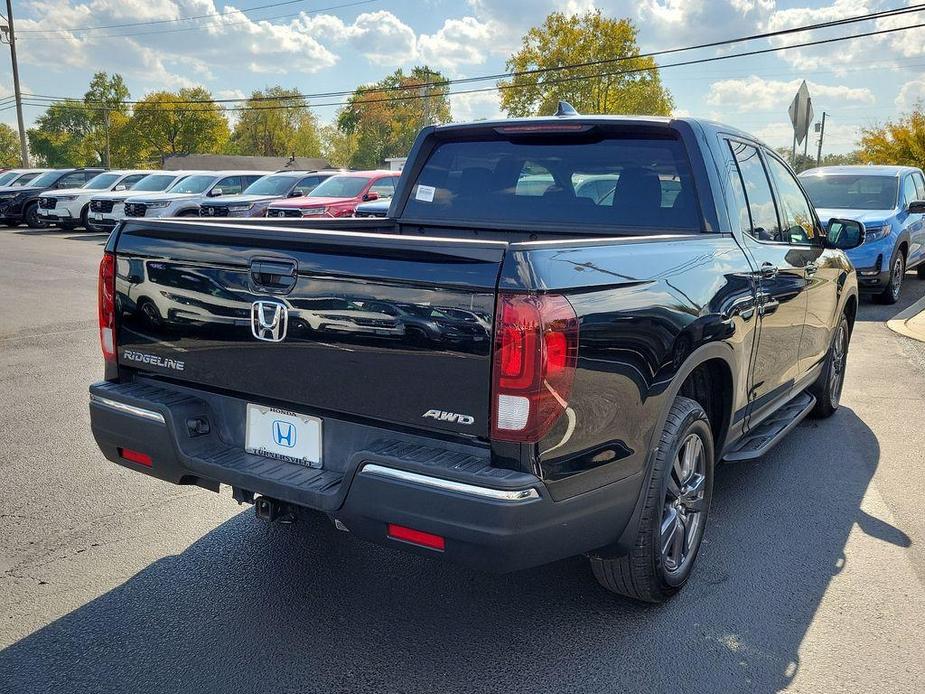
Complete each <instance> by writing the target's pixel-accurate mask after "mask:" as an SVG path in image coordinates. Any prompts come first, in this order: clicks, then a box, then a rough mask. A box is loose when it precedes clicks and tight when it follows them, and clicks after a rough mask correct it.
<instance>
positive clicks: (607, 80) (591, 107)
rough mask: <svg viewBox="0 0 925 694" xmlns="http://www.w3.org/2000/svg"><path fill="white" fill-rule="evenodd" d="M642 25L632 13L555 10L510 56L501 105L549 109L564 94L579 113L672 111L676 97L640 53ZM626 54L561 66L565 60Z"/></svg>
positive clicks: (531, 111) (521, 111)
mask: <svg viewBox="0 0 925 694" xmlns="http://www.w3.org/2000/svg"><path fill="white" fill-rule="evenodd" d="M637 35H638V30H637V29H636V26H635V25H634V24H633V23H632V22H631V21H630V20H629V19H610V18H607V17H604V16H603V15H602V14H601V11H600V10H593V11H589V12H586V13H585V14H583V15H568V14H565V13H562V12H553V13H551V14H550V15H549V16H548V17H546V21H545V22H543V25H542V26H540V27H533V28H532V29H530V30H529V31H528V32H527V33H526V34H525V35H524V37H523V40H522V45H521V47H520V50H518V51H517V52H516V53H514V55H512V56H511V57H510V58H509V59H508V61H507V69H508V71H509V72H513V73H522V72H524V71H529V70H544V71H545V72H539V73H533V74H515V75H514V76H513V77H511V78H510V79H506V80H501V81H500V82H498V87H499V89H500V90H501V108H502V109H503V110H504V111H506V112H507V113H508V115H510V116H514V117H521V116H532V115H549V114H551V113H555V110H556V106H557V103H558V101H559V100H560V99H564V100H565V101H568V102H569V103H571V104H572V106H574V107H575V109H576V110H577V111H578V112H579V113H589V114H591V113H638V114H651V115H661V116H667V115H670V114H671V110H672V108H673V106H674V102H673V100H672V98H671V94H670V93H669V92H668V90H667V89H665V87H664V86H663V85H662V81H661V78H660V77H659V73H658V67H657V65H656V63H655V60H654V59H652V58H646V57H640V55H639V45H638V44H637ZM613 59H620V60H617V61H616V62H610V63H603V64H596V65H586V66H585V67H576V68H569V69H565V70H558V69H555V68H558V67H560V66H562V65H574V64H584V63H592V62H595V61H602V60H613Z"/></svg>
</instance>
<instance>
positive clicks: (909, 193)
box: [902, 176, 919, 209]
mask: <svg viewBox="0 0 925 694" xmlns="http://www.w3.org/2000/svg"><path fill="white" fill-rule="evenodd" d="M902 195H903V209H907V208H908V207H909V203H912V202H915V201H916V200H918V199H919V197H918V195H919V194H918V191H917V190H916V189H915V181H913V180H912V176H906V178H905V179H903V192H902Z"/></svg>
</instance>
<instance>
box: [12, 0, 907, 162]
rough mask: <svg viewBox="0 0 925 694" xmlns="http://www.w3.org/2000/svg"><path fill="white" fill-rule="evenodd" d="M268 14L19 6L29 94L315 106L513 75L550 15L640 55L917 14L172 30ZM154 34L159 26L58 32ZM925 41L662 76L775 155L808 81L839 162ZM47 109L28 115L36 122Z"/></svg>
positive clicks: (365, 4) (902, 84) (737, 8)
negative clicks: (299, 96)
mask: <svg viewBox="0 0 925 694" xmlns="http://www.w3.org/2000/svg"><path fill="white" fill-rule="evenodd" d="M272 1H273V0H240V2H237V3H225V2H220V1H217V0H29V1H28V2H24V1H23V0H14V12H15V13H16V22H17V30H18V32H19V36H18V38H19V41H18V48H19V54H20V74H21V81H22V83H23V89H24V91H26V92H32V93H36V94H48V95H55V96H59V95H60V96H80V95H81V94H82V93H83V91H84V90H85V88H86V85H87V83H88V81H89V79H90V76H91V75H92V74H93V72H94V71H96V70H106V71H108V72H120V73H122V74H123V75H124V76H125V78H126V81H127V83H128V85H129V88H130V89H131V92H132V96H133V98H138V97H141V96H142V95H144V94H145V93H146V92H148V91H151V90H155V89H164V88H167V89H176V88H178V87H181V86H185V85H192V84H202V85H204V86H206V87H207V88H209V89H210V90H211V91H212V93H213V94H214V95H216V96H221V97H229V98H230V97H237V96H245V95H247V94H249V93H250V92H251V91H252V90H253V89H257V88H261V87H264V86H266V85H269V84H277V83H279V84H282V85H284V86H287V87H295V88H297V89H299V90H300V91H301V92H303V93H316V92H325V91H335V90H343V89H352V88H353V87H355V86H356V85H358V84H360V83H364V82H370V81H375V80H377V79H379V78H381V77H382V76H383V75H385V74H387V73H388V72H391V71H392V70H394V69H395V68H396V67H410V66H412V65H415V64H420V63H423V62H427V63H429V64H430V65H432V66H433V67H436V68H439V69H440V70H442V71H444V72H445V73H446V74H448V75H450V76H452V77H468V76H473V75H481V74H489V73H495V72H499V71H503V69H504V61H505V59H506V58H507V56H508V55H510V53H511V52H512V51H513V50H515V49H516V48H517V46H518V45H519V43H520V37H521V36H522V34H523V33H524V32H525V31H526V30H527V29H528V28H529V27H530V26H531V25H532V24H538V23H540V22H542V19H543V17H544V16H545V15H546V13H547V12H549V11H551V10H554V9H559V10H563V11H566V12H576V11H584V10H587V9H589V8H593V7H596V8H599V9H601V10H602V11H603V12H604V13H605V14H606V15H609V16H615V17H629V18H631V19H632V20H633V21H634V22H636V24H637V26H638V27H639V30H640V43H641V46H642V48H643V50H658V49H663V48H672V47H677V46H686V45H691V44H694V43H702V42H706V41H711V40H721V39H726V38H732V37H738V36H743V35H748V34H752V33H757V32H762V31H773V30H776V29H782V28H787V27H792V26H800V25H805V24H811V23H818V22H822V21H828V20H832V19H837V18H840V17H849V16H855V15H861V14H865V13H867V12H871V11H876V10H881V9H887V8H894V7H900V6H903V5H905V4H911V0H892V2H890V1H887V2H876V1H874V0H870V1H868V0H835V1H834V2H829V1H825V0H823V1H822V2H818V1H817V2H813V1H812V0H796V1H795V2H787V1H784V0H636V1H635V2H627V1H625V0H455V1H452V0H418V1H416V2H415V1H412V0H365V1H364V0H304V1H299V0H295V1H292V2H289V3H287V4H282V5H279V6H276V7H269V8H265V9H261V10H257V11H253V12H248V13H247V14H243V13H230V14H224V15H223V16H221V17H212V18H207V19H201V20H196V21H181V22H164V21H163V20H176V19H178V18H183V17H191V16H198V15H207V14H212V13H216V12H218V13H223V12H224V13H228V12H229V11H230V10H233V9H248V8H252V7H255V6H261V5H266V4H268V3H270V2H272ZM144 21H160V22H162V23H160V24H152V25H146V26H137V27H123V28H118V29H106V30H98V31H84V32H76V31H60V32H55V33H51V32H50V30H53V29H60V28H65V29H73V28H80V27H91V26H101V25H111V24H124V23H127V22H144ZM921 22H925V12H922V13H916V14H909V15H904V16H901V17H896V18H890V19H885V20H879V21H878V22H866V23H863V24H856V25H851V26H848V27H841V28H836V29H829V30H826V31H817V32H813V33H811V34H807V33H802V34H799V35H798V38H793V39H788V40H789V41H790V42H791V43H793V42H796V41H806V40H809V39H810V38H812V39H816V38H826V37H829V36H834V35H841V34H845V33H859V32H864V31H871V30H875V29H879V28H886V27H893V26H906V25H910V24H915V23H921ZM178 29H183V31H177V30H178ZM42 32H46V33H42ZM923 36H925V30H923V29H913V30H909V31H904V32H898V33H894V34H889V35H886V36H881V37H868V38H861V39H857V40H854V41H848V42H843V43H838V44H831V45H829V46H823V47H814V48H801V49H792V50H787V51H782V52H778V53H775V54H771V55H764V56H756V57H750V58H740V59H733V60H728V61H721V62H716V63H711V64H706V65H698V66H690V67H675V68H665V69H664V70H663V71H662V77H663V79H664V82H665V84H666V86H667V87H668V88H669V90H670V91H671V92H672V94H673V95H674V98H675V104H676V112H677V113H679V114H683V115H697V116H706V117H711V118H715V119H717V120H721V121H724V122H727V123H730V124H732V125H735V126H738V127H740V128H742V129H744V130H747V131H750V132H753V133H756V134H758V135H759V136H761V137H763V138H764V139H765V140H766V141H768V142H769V143H770V144H772V145H775V146H779V145H789V143H790V137H791V135H790V132H791V131H790V125H789V121H788V118H787V105H788V104H789V102H790V100H791V98H792V97H793V94H794V93H795V92H796V89H797V87H798V86H799V84H800V81H801V80H803V79H805V80H807V82H808V83H809V86H810V91H811V93H812V95H813V102H814V106H815V110H816V113H817V115H818V114H821V112H822V111H823V110H825V111H827V112H828V114H829V117H830V120H829V121H828V122H827V125H826V130H827V133H828V137H827V141H826V151H833V152H841V151H846V150H849V149H852V147H853V145H854V143H855V141H856V135H857V130H858V128H860V127H864V126H869V125H873V124H876V123H877V122H882V121H883V120H886V119H889V118H892V117H895V116H897V115H898V114H900V113H902V112H903V111H905V110H908V109H909V108H910V107H911V106H912V105H914V103H915V102H916V101H917V100H918V99H920V98H922V96H925V76H923V71H922V68H923V67H925V39H923V38H922V37H923ZM783 44H784V40H782V39H777V40H773V41H768V40H761V41H754V42H750V43H748V44H739V45H737V46H733V47H727V48H722V49H711V50H708V51H700V52H697V53H685V54H681V55H679V56H669V57H665V58H664V59H663V60H661V61H660V62H661V63H667V62H673V61H675V60H678V59H684V58H687V57H700V56H709V55H721V54H723V53H729V52H739V51H743V50H748V49H755V48H767V47H770V46H779V45H783ZM2 59H3V60H5V59H6V57H5V56H3V58H2ZM2 64H3V65H4V67H3V69H2V70H0V97H4V96H7V95H8V94H10V93H12V78H11V74H10V70H9V67H8V65H9V64H8V63H6V62H4V63H2ZM327 101H337V99H328V100H327ZM452 106H453V113H454V116H455V117H456V119H457V120H467V119H470V118H477V117H491V116H495V115H498V114H499V111H498V107H497V96H496V94H495V93H479V94H468V95H460V96H457V97H454V98H453V100H452ZM41 112H42V109H41V108H36V107H27V109H26V120H27V123H31V122H32V121H33V120H34V119H35V118H36V117H37V116H39V115H40V114H41ZM317 113H318V115H319V117H320V119H321V120H322V121H330V120H331V119H333V118H334V116H335V114H336V107H335V106H325V107H320V108H318V109H317ZM0 119H2V120H3V121H6V122H8V123H10V124H11V125H14V124H15V116H14V112H13V111H12V110H5V111H2V112H0ZM811 137H813V140H812V142H811V147H812V146H814V142H815V140H814V136H811Z"/></svg>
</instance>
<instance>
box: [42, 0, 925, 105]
mask: <svg viewBox="0 0 925 694" xmlns="http://www.w3.org/2000/svg"><path fill="white" fill-rule="evenodd" d="M922 10H925V3H920V4H917V5H910V6H907V7H898V8H893V9H887V10H880V11H877V12H870V13H867V14H863V15H857V16H854V17H844V18H841V19H836V20H830V21H827V22H818V23H815V24H807V25H803V26H799V27H791V28H789V29H780V30H777V31H772V32H764V33H760V34H750V35H747V36H739V37H736V38H732V39H724V40H721V41H712V42H708V43H701V44H695V45H692V46H683V47H675V48H668V49H662V50H657V51H650V52H647V53H640V54H637V55H631V56H618V57H615V58H605V59H602V60H593V61H586V62H582V63H570V64H566V65H557V66H554V67H549V68H535V69H531V70H521V71H510V72H502V73H495V74H489V75H480V76H475V77H465V78H458V79H451V80H439V81H434V82H421V83H416V84H413V85H395V86H390V87H358V88H356V89H351V90H342V91H330V92H316V93H310V94H293V95H287V96H261V97H254V98H251V99H248V98H246V97H244V98H227V99H176V100H173V101H167V102H162V103H164V104H175V105H187V104H197V103H201V104H215V103H239V102H242V101H279V100H282V99H295V98H301V99H329V98H334V97H344V96H352V95H361V94H364V93H382V92H392V91H405V90H420V89H427V88H434V87H449V86H452V85H459V84H473V83H478V82H485V81H489V80H492V81H493V80H499V79H504V78H516V77H524V76H530V75H540V74H548V73H554V72H562V71H565V70H573V69H579V68H585V67H597V66H600V65H606V64H614V63H619V62H625V61H628V60H636V59H642V58H655V57H658V56H664V55H670V54H675V53H681V52H687V51H693V50H701V49H704V48H717V47H721V46H727V45H731V44H735V43H744V42H747V41H754V40H758V39H768V38H776V37H780V36H786V35H790V34H795V33H802V32H805V31H814V30H817V29H825V28H831V27H836V26H843V25H846V24H853V23H857V22H864V21H869V20H872V19H883V18H886V17H893V16H899V15H905V14H909V13H912V12H921V11H922ZM321 11H323V10H316V12H321ZM197 28H198V27H197ZM866 35H867V34H862V35H861V36H866ZM843 38H844V37H843ZM848 38H850V37H848ZM795 47H799V46H789V47H779V48H780V49H784V48H795ZM670 66H671V65H665V66H663V67H670ZM649 69H655V68H645V69H644V70H649ZM616 74H620V73H616ZM484 91H490V90H484ZM467 93H472V92H467ZM29 96H33V97H38V98H48V99H65V98H72V97H54V96H48V95H43V94H30V95H29ZM123 103H125V104H136V103H142V102H141V101H138V100H136V101H132V100H127V101H125V102H123ZM338 105H340V104H338ZM287 107H288V108H293V106H292V105H290V106H287ZM231 110H234V109H231Z"/></svg>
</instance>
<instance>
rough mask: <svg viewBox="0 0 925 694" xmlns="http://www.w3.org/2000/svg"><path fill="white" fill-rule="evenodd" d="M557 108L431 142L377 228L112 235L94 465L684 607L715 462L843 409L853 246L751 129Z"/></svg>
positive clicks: (456, 557)
mask: <svg viewBox="0 0 925 694" xmlns="http://www.w3.org/2000/svg"><path fill="white" fill-rule="evenodd" d="M569 110H570V109H568V108H563V113H566V114H568V115H557V116H552V117H543V118H532V119H523V120H502V121H496V122H479V123H470V124H462V125H448V126H436V127H427V128H425V129H424V130H423V131H422V132H421V133H420V135H419V136H418V138H417V141H416V142H415V144H414V147H413V150H412V152H411V155H410V157H409V159H408V163H407V165H406V167H405V170H404V173H403V174H402V177H401V181H400V183H399V184H398V187H397V189H396V191H395V196H394V198H393V200H392V204H391V208H390V211H389V216H388V217H387V218H384V219H376V218H371V219H333V218H332V219H323V220H319V219H305V220H302V219H292V218H283V219H274V220H269V219H267V220H247V219H244V220H238V221H234V220H228V219H225V220H216V221H215V222H208V221H204V220H195V221H188V220H179V219H176V220H171V219H165V220H160V219H157V220H155V219H151V220H148V219H144V218H138V219H130V220H125V221H124V222H122V223H121V224H120V225H119V226H118V227H117V228H116V229H115V230H114V231H113V233H112V235H111V236H110V238H109V241H108V243H107V245H106V249H105V255H104V256H103V259H102V262H101V264H100V274H99V287H100V288H99V316H100V338H101V342H102V349H103V355H104V357H105V380H103V381H101V382H99V383H96V384H94V385H92V386H91V387H90V413H91V420H92V426H93V434H94V436H95V437H96V441H97V443H98V444H99V447H100V448H101V449H102V451H103V453H104V455H105V456H106V457H107V458H108V459H109V460H111V461H113V462H115V463H118V464H120V465H124V466H125V467H127V468H129V469H132V470H136V471H138V472H143V473H145V474H148V475H152V476H154V477H157V478H159V479H162V480H166V481H168V482H172V483H174V484H196V485H199V486H201V487H204V488H206V489H211V490H213V491H218V490H219V485H220V484H226V485H230V486H231V487H232V495H233V498H234V499H235V500H237V501H238V502H246V503H254V504H255V507H256V512H257V515H258V516H259V517H261V518H263V519H265V520H275V519H278V518H279V519H284V520H291V519H292V518H294V517H296V516H297V515H298V513H299V512H301V511H304V510H306V509H313V510H315V511H319V512H322V513H325V514H327V515H328V516H329V517H330V518H331V519H332V520H333V522H334V524H335V525H336V526H337V527H338V528H339V529H341V530H349V531H350V532H351V533H353V534H354V535H357V536H359V537H361V538H364V539H366V540H371V541H373V542H377V543H380V544H384V545H388V546H392V547H395V548H402V549H406V550H409V551H412V552H416V553H419V554H424V555H428V556H434V557H443V558H446V559H448V560H452V561H456V562H461V563H463V564H467V565H470V566H474V567H480V568H484V569H489V570H494V571H511V570H515V569H522V568H525V567H532V566H537V565H540V564H543V563H546V562H551V561H554V560H557V559H561V558H564V557H568V556H573V555H577V554H586V555H587V556H588V557H590V560H591V566H592V568H593V571H594V575H595V576H596V577H597V579H598V580H599V581H600V583H601V584H602V585H603V586H605V587H606V588H608V589H610V590H612V591H615V592H618V593H622V594H624V595H628V596H631V597H633V598H637V599H640V600H645V601H651V602H659V601H663V600H665V599H666V598H668V597H670V596H671V595H672V594H674V593H675V592H677V591H678V590H679V589H680V588H681V587H682V586H683V585H684V584H685V582H686V581H687V579H688V576H689V575H690V572H691V568H692V565H693V563H694V560H695V558H696V556H697V551H698V548H699V546H700V543H701V540H702V538H703V533H704V530H705V527H706V524H707V515H708V512H709V508H710V497H711V493H712V489H713V476H714V471H715V469H716V466H717V465H718V464H719V463H720V462H721V461H724V460H726V461H738V460H746V459H753V458H757V457H759V456H761V455H762V454H764V453H765V452H766V451H768V450H769V449H770V448H771V447H772V446H773V445H775V444H776V443H777V442H778V441H779V440H780V439H781V438H782V437H783V436H784V435H785V434H786V433H787V432H788V431H789V430H790V429H792V428H793V427H794V426H795V425H796V424H797V423H798V422H800V420H801V419H802V418H803V417H804V416H806V415H807V414H812V415H815V416H819V417H827V416H829V415H831V414H832V413H833V412H834V411H835V410H836V408H837V407H838V402H839V396H840V394H841V389H842V382H843V379H844V373H845V359H846V355H847V351H848V343H849V339H850V337H851V330H852V327H853V323H854V319H855V313H856V311H857V305H858V290H857V282H856V278H855V272H854V269H853V268H852V266H851V265H850V263H849V262H848V260H847V259H846V257H845V255H844V253H843V252H842V250H841V249H845V248H848V247H853V246H856V245H858V244H860V243H861V242H862V241H863V235H864V229H863V226H862V225H861V224H859V223H858V222H853V221H848V220H826V223H825V224H821V223H820V221H819V219H817V217H816V213H815V212H814V210H813V207H812V205H811V204H810V202H809V200H808V198H807V197H806V195H805V193H804V191H803V190H802V188H801V187H800V183H799V181H798V180H797V178H795V177H794V175H793V172H792V171H791V170H790V169H789V168H788V167H787V165H786V164H785V163H784V162H783V161H782V160H781V159H780V158H779V157H778V156H777V154H776V153H775V152H774V151H772V150H771V149H769V148H768V147H766V146H765V145H763V144H762V143H760V142H758V141H756V140H755V139H754V138H752V137H750V136H749V135H747V134H745V133H742V132H739V131H736V130H734V129H732V128H728V127H725V126H722V125H719V124H716V123H709V122H703V121H699V120H694V119H688V118H678V119H665V118H652V117H645V118H634V117H605V116H595V117H584V116H579V115H577V114H574V112H571V113H569Z"/></svg>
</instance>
